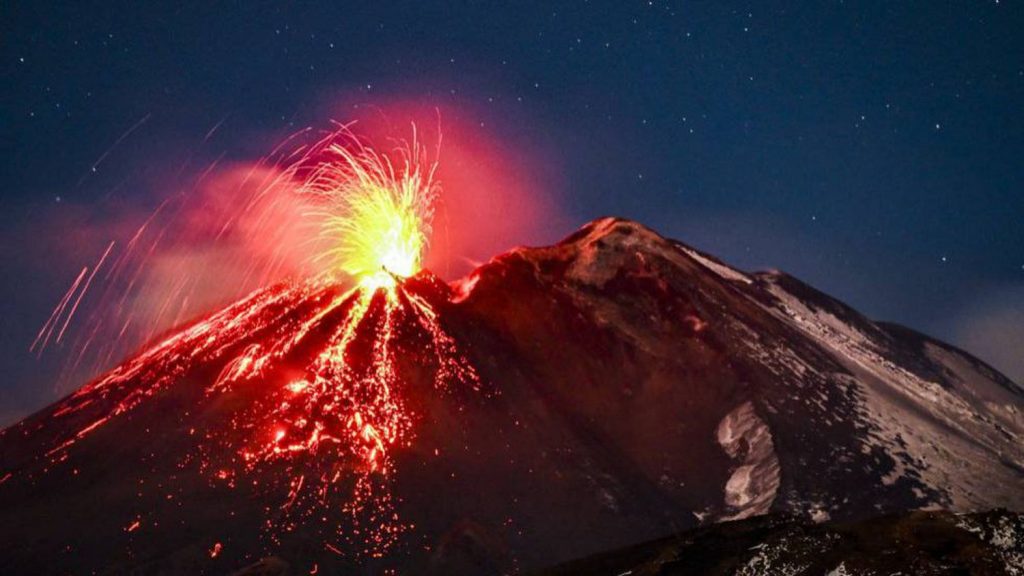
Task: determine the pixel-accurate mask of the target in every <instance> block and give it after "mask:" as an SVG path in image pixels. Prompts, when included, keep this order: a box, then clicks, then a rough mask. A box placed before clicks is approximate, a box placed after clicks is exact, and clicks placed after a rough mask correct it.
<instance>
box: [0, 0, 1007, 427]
mask: <svg viewBox="0 0 1024 576" xmlns="http://www.w3.org/2000/svg"><path fill="white" fill-rule="evenodd" d="M72 4H74V5H72ZM179 4H180V3H172V4H168V5H161V3H157V2H139V3H126V4H124V5H122V6H116V7H115V6H114V5H113V4H104V5H99V4H97V5H93V6H90V5H87V4H85V3H82V4H79V3H67V5H65V3H60V4H51V3H48V2H5V3H4V4H3V6H2V7H0V47H2V48H0V67H2V70H3V78H4V82H3V85H2V86H0V102H2V106H0V157H2V160H0V170H2V173H0V175H2V182H3V189H2V197H0V202H2V204H0V226H2V230H3V233H2V234H3V236H2V242H3V243H2V252H0V255H2V264H0V265H2V271H3V283H2V285H0V286H2V290H3V292H2V294H0V318H2V321H0V345H2V355H0V373H3V374H4V379H3V382H2V383H0V423H8V422H10V421H11V420H13V419H16V418H18V417H20V416H23V415H25V414H27V413H28V412H31V411H32V410H35V409H37V408H39V407H41V406H42V405H44V404H46V403H48V402H50V401H52V400H54V399H55V398H56V396H57V395H58V394H59V393H60V392H61V391H59V390H55V388H54V386H53V385H52V383H51V382H49V381H48V379H49V377H50V376H49V375H50V372H51V371H52V370H51V367H50V366H49V364H50V363H55V362H58V361H60V356H59V354H55V355H48V356H44V357H43V358H41V359H36V357H35V356H33V355H32V354H30V353H29V352H28V347H29V344H30V343H31V341H32V339H33V338H34V336H35V333H36V331H37V330H38V329H39V327H40V326H41V325H42V323H43V322H44V321H45V320H46V318H47V316H48V314H49V312H50V310H51V309H52V308H53V306H54V304H55V303H56V302H57V301H58V300H59V299H60V297H61V296H62V295H63V294H64V291H65V290H66V289H67V286H68V282H69V279H70V278H73V277H74V274H75V273H76V272H77V270H78V269H80V268H81V267H82V266H83V265H84V264H88V263H92V262H93V261H95V259H96V257H97V254H96V253H95V249H94V248H93V247H86V246H70V245H69V243H70V241H69V240H67V239H62V237H61V230H60V229H59V228H58V229H55V228H54V227H53V226H52V225H46V224H44V223H48V222H53V221H60V220H61V214H62V212H70V213H73V214H77V215H81V214H83V213H89V212H90V211H103V210H107V209H108V208H107V207H108V206H110V205H111V203H114V204H116V203H118V202H125V203H143V204H144V203H145V201H146V199H147V198H149V197H153V196H155V195H157V194H159V193H162V191H161V190H159V189H160V188H161V187H160V186H159V185H157V184H154V183H155V182H159V181H160V180H161V179H164V178H174V177H179V178H180V177H181V174H182V173H186V174H188V173H190V172H195V171H198V170H202V169H204V168H205V167H207V166H209V165H210V163H211V162H213V161H215V160H218V159H247V158H249V159H251V158H257V157H260V156H262V155H264V154H267V153H268V152H269V150H270V149H271V148H272V147H273V146H274V145H275V144H276V143H277V142H279V141H280V139H281V138H282V137H283V136H285V135H287V134H288V133H290V132H293V131H294V130H296V129H298V128H301V127H303V126H322V125H324V124H325V123H327V122H328V121H329V120H331V119H332V118H333V119H336V120H342V121H343V120H345V119H346V118H344V117H340V114H339V108H338V107H337V106H334V107H332V103H337V102H346V103H351V102H357V103H363V104H364V105H374V104H376V103H378V102H388V101H393V100H396V99H399V100H403V101H413V102H417V103H420V104H422V105H425V106H443V107H445V108H446V109H448V110H456V111H458V110H472V111H473V119H474V122H476V121H479V122H481V123H482V124H484V125H486V130H487V131H488V133H489V134H490V135H491V136H492V137H494V138H497V139H499V140H501V141H502V142H506V143H507V146H508V148H509V149H515V150H523V151H526V152H525V153H527V154H528V155H529V156H531V158H533V160H532V161H531V162H530V163H529V164H528V165H525V166H523V167H522V169H524V170H525V169H529V170H534V169H540V168H538V167H540V166H542V167H543V169H542V170H541V171H542V172H543V174H542V175H540V176H539V177H535V178H533V179H531V181H534V180H538V179H539V181H541V182H543V183H545V187H546V189H547V193H548V194H550V195H551V196H552V198H553V202H554V204H555V206H557V212H558V213H559V217H558V218H552V219H551V222H552V223H551V224H550V225H546V227H542V228H541V229H539V230H538V229H537V228H534V229H531V232H530V233H529V234H526V235H524V237H522V238H519V239H516V241H515V243H519V244H538V243H547V242H551V241H554V240H557V239H559V238H561V237H563V236H565V235H567V234H568V233H569V232H571V230H572V229H573V228H575V227H576V226H578V225H581V224H583V223H584V222H586V221H588V220H591V219H593V218H595V217H599V216H603V215H619V216H625V217H630V218H634V219H637V220H640V221H642V222H643V223H645V224H648V225H650V226H652V227H653V228H655V229H657V230H659V231H660V232H662V233H663V234H665V235H668V236H672V237H676V238H678V239H680V240H682V241H684V242H687V243H688V244H691V245H693V246H695V247H698V248H700V249H703V250H705V251H708V252H711V253H713V254H715V255H717V256H719V257H720V258H722V259H723V260H725V261H727V262H730V263H732V264H733V265H736V266H738V267H741V268H745V269H765V268H779V269H783V270H786V271H788V272H790V273H792V274H794V275H796V276H798V277H800V278H802V279H804V280H805V281H808V282H809V283H811V284H812V285H814V286H816V287H818V288H819V289H822V290H824V291H825V292H828V293H830V294H832V295H834V296H836V297H839V298H840V299H842V300H844V301H846V302H848V303H850V304H851V305H853V306H854V307H856V308H858V309H860V310H861V311H863V312H865V313H866V314H868V315H869V316H872V317H874V318H879V319H886V320H891V321H896V322H899V323H903V324H906V325H909V326H911V327H914V328H916V329H919V330H922V331H925V332H927V333H930V334H932V335H934V336H937V337H939V338H941V339H944V340H947V341H950V342H952V343H955V344H957V345H961V346H964V347H966V348H967V349H968V350H969V351H971V352H973V353H975V354H977V355H979V356H981V357H982V358H985V359H987V360H989V361H990V362H992V363H994V364H995V365H996V366H997V367H999V368H1001V369H1002V370H1004V371H1005V372H1006V373H1007V374H1008V375H1010V376H1011V377H1012V378H1015V379H1016V380H1017V381H1018V382H1021V381H1024V352H1022V351H1024V226H1022V222H1024V33H1022V30H1024V5H1022V4H1021V3H1020V2H1015V1H1013V0H1003V1H1001V2H1000V1H998V0H996V1H978V2H958V3H945V2H935V1H932V2H899V3H896V2H864V3H861V2H842V1H839V2H836V1H829V2H806V3H795V2H783V3H777V2H755V3H729V2H704V3H698V2H688V3H672V2H661V1H657V2H629V1H620V2H607V3H602V2H579V1H578V2H569V3H549V2H542V3H535V4H527V3H487V2H471V3H448V4H441V3H429V2H360V3H346V2H330V3H325V4H324V5H323V6H319V5H316V4H315V3H292V4H290V5H289V7H288V8H282V7H279V6H275V5H271V4H264V5H259V6H258V5H257V4H256V3H239V4H237V5H236V4H229V3H220V2H202V3H194V4H193V5H192V6H179ZM214 129H216V130H214ZM211 131H212V132H211ZM511 169H513V170H515V169H517V167H512V168H511ZM481 193H482V194H490V193H497V192H496V191H494V192H492V191H487V190H485V191H481ZM556 222H557V225H556V224H555V223H556ZM100 248H102V246H100ZM64 392H66V390H65V391H64Z"/></svg>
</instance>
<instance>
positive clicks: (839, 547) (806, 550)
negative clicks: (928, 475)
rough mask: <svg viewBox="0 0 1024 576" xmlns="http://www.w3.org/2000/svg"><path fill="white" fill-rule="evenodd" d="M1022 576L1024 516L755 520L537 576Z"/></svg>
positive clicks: (915, 515)
mask: <svg viewBox="0 0 1024 576" xmlns="http://www.w3.org/2000/svg"><path fill="white" fill-rule="evenodd" d="M607 574H628V575H630V576H685V575H691V574H701V575H705V576H755V575H764V576H768V575H786V576H818V575H822V574H825V575H828V576H854V575H870V574H885V575H888V576H927V575H945V574H963V575H977V576H997V575H1003V576H1018V575H1020V574H1024V516H1021V515H1020V514H1014V513H1011V512H1006V511H992V512H986V513H974V514H961V515H958V514H951V513H948V512H911V513H907V514H899V515H888V516H883V517H879V518H874V519H871V520H863V521H859V522H850V523H827V524H810V523H807V522H806V521H801V520H800V519H797V518H792V517H779V516H762V517H758V518H755V519H749V520H744V521H741V522H732V523H727V524H720V525H716V526H712V527H708V528H702V529H698V530H693V531H690V532H683V533H680V534H675V535H673V536H670V537H667V538H662V539H659V540H656V541H653V542H647V543H644V544H639V545H636V546H631V547H629V548H626V549H623V550H617V551H612V552H607V553H604V554H599V555H596V556H594V557H591V558H586V559H581V560H577V561H574V562H568V563H566V564H563V565H561V566H557V567H554V568H551V569H549V570H544V571H541V572H538V573H536V576H570V575H572V576H591V575H593V576H598V575H601V576H604V575H607Z"/></svg>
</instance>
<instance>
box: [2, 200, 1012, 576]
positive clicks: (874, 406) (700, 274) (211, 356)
mask: <svg viewBox="0 0 1024 576" xmlns="http://www.w3.org/2000/svg"><path fill="white" fill-rule="evenodd" d="M228 281H230V279H225V282H228ZM1022 410H1024V395H1022V391H1021V389H1020V388H1019V387H1018V386H1017V385H1016V384H1015V383H1013V382H1011V381H1010V380H1008V379H1007V378H1005V377H1004V376H1002V375H1000V374H999V373H998V372H997V371H995V370H994V369H992V368H991V367H989V366H987V365H986V364H985V363H983V362H981V361H979V360H978V359H976V358H974V357H973V356H971V355H970V354H967V353H965V352H963V351H961V350H958V349H956V348H954V347H952V346H950V345H948V344H944V343H942V342H939V341H937V340H934V339H932V338H929V337H927V336H924V335H922V334H919V333H916V332H914V331H912V330H910V329H907V328H904V327H900V326H896V325H893V324H887V323H883V322H875V321H872V320H870V319H868V318H866V317H865V316H863V315H861V314H860V313H858V312H857V311H855V310H853V309H852V308H850V307H849V306H847V305H845V304H843V303H842V302H839V301H838V300H836V299H834V298H831V297H829V296H827V295H825V294H823V293H821V292H819V291H817V290H815V289H814V288H812V287H810V286H808V285H806V284H804V283H802V282H801V281H799V280H797V279H796V278H793V277H792V276H789V275H786V274H784V273H781V272H774V271H773V272H762V273H746V272H743V271H740V270H737V269H734V268H732V267H730V266H728V265H726V264H724V263H723V262H721V261H719V260H717V259H715V258H714V257H712V256H710V255H707V254H704V253H702V252H700V251H698V250H696V249H693V248H691V247H689V246H686V245H684V244H682V243H680V242H677V241H674V240H670V239H666V238H664V237H662V236H660V235H658V234H657V233H655V232H654V231H652V230H650V229H648V228H646V227H644V226H642V225H640V224H637V223H635V222H631V221H628V220H622V219H614V218H606V219H601V220H597V221H594V222H592V223H590V224H587V225H586V226H584V227H583V228H582V229H580V230H579V231H577V232H576V233H574V234H573V235H571V236H569V237H568V238H566V239H565V240H563V241H562V242H560V243H558V244H556V245H554V246H551V247H543V248H519V249H515V250H512V251H511V252H508V253H506V254H503V255H500V256H498V257H496V258H494V259H493V260H491V261H490V262H488V263H487V264H484V265H483V266H480V267H479V268H478V269H476V270H474V271H473V272H472V273H471V274H470V275H468V276H467V277H465V278H463V279H461V280H458V281H456V282H453V283H450V284H447V283H445V282H442V281H440V280H439V279H438V278H436V277H434V276H432V275H431V274H430V273H429V272H420V273H418V274H417V275H415V276H412V277H410V278H396V279H395V281H394V284H393V285H392V286H384V287H376V286H375V287H357V288H354V289H346V287H343V286H339V285H337V284H334V283H329V282H318V281H309V282H305V283H294V284H281V285H276V286H272V287H269V288H266V289H264V290H260V291H258V292H256V293H254V294H252V295H250V296H248V297H247V298H245V299H243V300H241V301H239V302H237V303H235V304H233V305H231V306H229V307H227V308H225V309H223V310H221V311H219V312H216V313H214V314H211V315H209V316H207V317H205V318H201V319H198V320H196V321H195V322H193V323H191V324H189V325H186V326H183V327H180V328H177V329H175V330H173V331H171V332H170V333H168V334H166V335H164V336H163V337H162V338H159V339H157V340H156V341H154V342H153V343H151V344H150V345H148V346H147V347H145V348H144V349H143V350H142V351H141V352H140V353H139V354H138V355H136V356H135V357H133V358H130V359H128V360H127V361H125V362H124V363H123V364H121V365H120V366H118V367H117V368H115V369H114V370H113V371H111V372H109V373H107V374H104V375H102V376H100V377H99V378H98V379H96V380H95V381H93V382H90V383H89V384H87V385H85V386H84V387H82V388H81V389H79V390H78V391H76V392H74V393H73V394H71V395H70V396H68V397H66V398H64V399H63V400H61V401H59V402H57V403H55V404H53V405H52V406H50V407H48V408H45V409H44V410H42V411H40V412H38V413H36V414H34V415H32V416H30V417H28V418H27V419H25V420H23V421H22V422H20V423H17V424H15V425H13V426H11V427H9V428H7V429H6V430H4V431H3V433H2V436H0V510H3V512H2V513H0V515H2V519H3V521H2V522H0V568H3V572H4V573H18V574H21V573H24V574H58V573H60V574H63V573H84V572H93V573H126V572H131V573H140V574H143V573H145V574H225V573H232V572H234V571H236V570H239V569H242V568H243V567H245V566H248V565H252V564H253V563H258V564H257V565H256V568H254V569H253V570H257V571H258V570H263V572H262V573H275V572H274V570H278V572H276V573H282V574H283V573H285V570H290V571H289V572H288V573H296V574H306V573H309V574H316V573H332V574H333V573H353V574H356V573H373V574H376V573H388V572H389V571H390V572H393V573H437V574H494V573H503V572H517V571H530V570H534V569H540V568H543V567H546V566H551V565H554V564H557V563H560V562H565V561H568V560H572V559H574V558H580V557H586V556H589V555H592V554H594V553H598V552H601V551H603V550H609V549H614V548H621V547H624V546H627V545H631V544H635V543H638V542H643V541H653V540H655V539H657V538H661V537H664V536H665V535H667V534H671V533H674V532H678V531H681V530H686V529H690V528H695V527H698V526H710V525H713V524H715V523H720V522H724V521H732V520H743V519H749V518H752V517H755V516H762V515H765V514H773V513H780V514H785V515H787V516H789V517H794V518H801V519H804V520H806V521H807V522H809V523H818V522H826V521H847V520H849V521H856V520H861V519H864V518H868V517H873V516H878V515H881V514H886V513H893V512H900V511H906V510H917V509H943V510H951V511H954V512H963V511H975V510H987V509H991V508H997V507H1005V508H1010V509H1015V510H1020V509H1022V508H1024V443H1022V442H1021V440H1022V435H1024V414H1022ZM266 558H270V559H269V560H267V559H266ZM261 559H262V561H261ZM275 566H276V567H277V568H275ZM250 572H251V573H256V572H252V571H250Z"/></svg>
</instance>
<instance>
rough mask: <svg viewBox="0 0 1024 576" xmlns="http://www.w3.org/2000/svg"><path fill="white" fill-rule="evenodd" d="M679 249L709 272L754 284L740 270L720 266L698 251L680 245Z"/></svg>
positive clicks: (728, 278)
mask: <svg viewBox="0 0 1024 576" xmlns="http://www.w3.org/2000/svg"><path fill="white" fill-rule="evenodd" d="M679 249H680V250H682V251H683V252H686V254H687V255H688V256H689V257H690V258H693V259H694V260H696V261H697V262H700V264H701V266H704V267H705V268H707V269H708V270H711V271H712V272H714V273H715V274H717V275H719V276H720V277H722V278H724V279H726V280H735V281H737V282H743V283H744V284H752V283H753V282H754V281H753V280H751V279H750V278H748V277H747V275H746V274H744V273H742V272H740V271H739V270H736V269H733V268H730V267H728V266H726V265H725V264H719V263H718V262H715V261H714V260H711V259H710V258H706V257H704V256H703V255H702V254H700V253H699V252H697V251H696V250H692V249H690V248H687V247H686V246H682V245H679Z"/></svg>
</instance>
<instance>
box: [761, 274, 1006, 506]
mask: <svg viewBox="0 0 1024 576" xmlns="http://www.w3.org/2000/svg"><path fill="white" fill-rule="evenodd" d="M768 290H769V292H770V293H771V294H772V295H773V296H774V297H775V298H776V299H777V301H778V303H777V305H776V306H766V307H765V309H766V310H768V311H769V312H771V313H772V314H774V315H775V316H776V317H778V318H780V319H782V320H784V321H786V322H787V323H789V324H790V325H791V326H794V327H795V328H797V329H799V330H800V331H802V332H804V333H805V334H807V335H808V336H810V337H811V338H813V339H814V340H816V341H817V342H818V343H820V344H821V345H822V347H823V348H824V349H825V350H828V351H829V352H831V353H832V355H833V357H834V358H835V359H836V360H837V361H838V362H839V363H840V364H842V365H843V366H844V367H845V368H846V369H848V370H849V371H850V372H851V373H852V374H853V375H854V377H855V378H854V379H852V380H851V381H852V382H853V383H854V384H855V385H856V386H857V387H858V389H859V391H861V392H862V400H863V407H862V414H861V418H862V419H864V421H865V423H866V424H868V426H869V428H870V430H871V432H870V433H869V439H868V442H869V444H870V445H871V446H874V447H881V448H882V449H884V450H885V451H886V452H887V453H888V454H889V455H890V456H891V457H892V458H893V459H894V460H895V461H896V469H895V470H893V473H891V474H889V475H887V476H886V477H884V478H883V479H882V482H883V483H884V484H887V485H891V484H893V483H895V482H896V481H898V480H899V479H900V477H902V476H903V475H904V474H905V473H906V472H907V471H908V470H909V469H913V470H914V472H916V474H917V475H919V477H920V478H921V480H922V481H923V482H924V483H925V484H926V485H927V486H929V487H930V488H932V489H933V490H935V491H937V492H938V493H940V494H943V495H944V497H945V499H947V500H948V502H937V503H936V504H942V505H952V507H953V508H954V509H958V510H968V509H976V508H988V507H992V506H1000V505H1002V506H1006V505H1008V504H1011V503H1016V504H1017V505H1018V506H1024V482H1022V480H1021V478H1020V476H1019V475H1018V474H1016V473H1015V472H1013V471H1012V470H1011V469H1010V468H1009V467H1007V466H1006V465H1004V464H1003V461H1005V460H1009V461H1011V462H1015V463H1016V464H1017V465H1018V466H1024V448H1022V446H1021V442H1020V439H1021V438H1022V437H1024V427H1022V425H1021V416H1020V414H1019V413H1018V412H1017V411H1016V408H1015V406H1014V404H1013V402H1019V399H1015V398H1012V397H1011V395H1010V394H1008V393H1007V391H1006V390H1005V389H1003V388H1002V387H1000V386H998V385H997V384H995V383H994V382H992V381H991V380H990V379H988V378H986V377H984V375H981V374H979V373H978V372H977V371H976V370H974V369H973V368H971V367H970V365H969V364H968V363H967V362H965V361H963V359H962V358H961V357H959V356H957V355H955V354H953V353H951V352H949V351H947V350H944V349H940V348H938V347H935V346H928V347H926V353H927V355H928V356H929V357H931V358H932V359H933V360H935V361H937V362H939V363H940V364H941V365H943V366H944V367H945V368H946V370H947V371H948V372H949V373H951V374H953V375H955V376H957V377H959V378H961V379H963V380H964V381H970V384H969V385H966V386H953V387H944V386H943V385H942V384H940V383H938V382H933V381H929V380H926V379H923V378H921V377H919V376H917V375H916V374H914V373H913V372H911V371H910V370H908V369H906V368H904V367H903V366H900V365H899V364H897V363H896V361H895V359H892V358H890V357H889V356H891V354H890V355H889V356H887V353H888V352H887V350H886V348H885V346H886V345H885V343H882V342H875V341H873V340H872V338H871V337H869V336H868V335H866V334H865V333H863V332H862V331H860V330H858V329H857V328H855V327H853V326H850V325H849V324H847V323H845V322H843V321H842V320H840V319H839V318H836V317H835V316H834V315H833V314H830V313H828V312H826V311H823V310H820V309H816V308H813V307H811V306H808V305H807V304H805V303H804V302H802V301H801V300H800V299H799V298H797V297H796V296H793V295H792V294H790V293H788V292H786V291H785V290H784V289H783V288H782V287H781V286H779V285H778V284H776V283H771V284H769V286H768ZM834 377H835V378H836V379H840V378H844V377H843V376H842V375H839V374H836V375H834ZM847 380H850V379H847Z"/></svg>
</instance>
